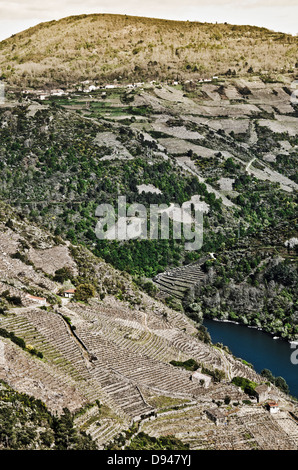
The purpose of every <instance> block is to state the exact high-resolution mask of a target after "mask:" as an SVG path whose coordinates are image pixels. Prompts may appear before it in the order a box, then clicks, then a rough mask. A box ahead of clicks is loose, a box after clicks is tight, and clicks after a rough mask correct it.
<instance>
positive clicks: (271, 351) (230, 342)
mask: <svg viewBox="0 0 298 470" xmlns="http://www.w3.org/2000/svg"><path fill="white" fill-rule="evenodd" d="M203 325H204V326H206V328H207V329H208V331H209V334H210V336H211V339H212V342H213V343H217V342H219V343H223V344H224V345H225V346H228V348H229V349H230V350H231V351H232V353H233V354H234V355H235V356H237V357H240V358H241V359H245V360H246V361H248V362H250V363H251V364H253V366H254V369H255V370H256V372H261V370H262V369H269V370H271V372H272V374H273V375H274V376H275V377H278V376H281V377H283V378H284V379H285V381H286V382H287V384H288V386H289V388H290V394H291V395H293V396H295V397H296V398H298V364H293V363H292V361H291V356H292V359H293V358H294V359H296V361H297V362H298V345H296V348H297V349H296V350H295V349H293V348H291V345H290V344H289V343H288V342H286V341H284V340H281V339H275V340H274V339H273V336H272V335H270V334H268V333H265V332H263V331H260V330H257V329H255V328H248V327H247V326H244V325H237V324H235V323H229V322H220V321H214V320H209V319H205V320H204V322H203ZM295 351H296V354H295Z"/></svg>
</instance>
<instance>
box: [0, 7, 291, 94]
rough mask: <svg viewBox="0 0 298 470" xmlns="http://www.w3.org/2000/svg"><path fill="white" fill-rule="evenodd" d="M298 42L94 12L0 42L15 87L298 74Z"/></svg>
mask: <svg viewBox="0 0 298 470" xmlns="http://www.w3.org/2000/svg"><path fill="white" fill-rule="evenodd" d="M297 41H298V39H297V37H293V36H290V35H287V34H284V33H278V32H273V31H270V30H267V29H265V28H258V27H253V26H236V25H230V24H210V23H198V22H188V21H186V22H183V21H169V20H160V19H153V18H140V17H132V16H126V15H125V16H121V15H109V14H97V15H82V16H73V17H68V18H64V19H62V20H59V21H51V22H47V23H41V24H39V25H37V26H35V27H33V28H30V29H28V30H26V31H24V32H22V33H19V34H16V35H13V36H12V37H11V38H9V39H7V40H5V41H2V42H1V43H0V72H1V76H2V78H3V79H5V80H6V81H7V82H9V83H10V84H12V83H13V84H17V85H20V86H28V85H29V86H43V85H46V84H47V85H57V84H60V85H63V86H68V85H69V84H73V83H77V82H80V81H82V80H87V79H88V80H98V81H99V82H103V81H106V80H114V79H116V80H118V81H120V82H121V81H133V82H135V81H148V80H163V81H164V80H177V79H178V80H186V79H197V78H200V77H211V76H213V75H219V74H225V73H226V72H228V70H230V72H231V71H232V72H233V73H237V74H239V73H240V74H242V75H243V74H247V72H251V71H252V70H253V71H254V72H258V73H259V72H262V73H264V72H269V73H271V72H274V73H278V74H280V73H281V72H283V73H284V72H288V71H293V69H294V68H295V67H297V54H296V51H297Z"/></svg>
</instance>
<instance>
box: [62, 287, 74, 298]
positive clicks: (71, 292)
mask: <svg viewBox="0 0 298 470" xmlns="http://www.w3.org/2000/svg"><path fill="white" fill-rule="evenodd" d="M75 291H76V290H75V289H67V290H65V291H64V292H63V295H64V297H66V298H67V299H71V298H72V297H73V296H74V295H75Z"/></svg>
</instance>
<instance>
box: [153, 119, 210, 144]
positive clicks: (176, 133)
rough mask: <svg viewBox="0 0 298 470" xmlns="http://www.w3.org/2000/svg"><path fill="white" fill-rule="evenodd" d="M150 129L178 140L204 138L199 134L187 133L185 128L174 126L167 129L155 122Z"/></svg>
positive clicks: (165, 126)
mask: <svg viewBox="0 0 298 470" xmlns="http://www.w3.org/2000/svg"><path fill="white" fill-rule="evenodd" d="M152 128H153V129H154V130H155V131H158V132H164V133H165V134H168V135H171V136H173V137H177V138H178V139H191V140H196V139H203V138H204V136H202V134H200V133H199V132H195V131H189V130H188V129H186V127H185V126H174V127H169V126H167V125H165V124H163V123H161V122H155V123H153V124H152Z"/></svg>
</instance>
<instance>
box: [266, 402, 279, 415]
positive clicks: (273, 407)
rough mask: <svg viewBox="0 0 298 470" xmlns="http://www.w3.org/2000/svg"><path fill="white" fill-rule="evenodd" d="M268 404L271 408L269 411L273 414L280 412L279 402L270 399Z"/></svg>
mask: <svg viewBox="0 0 298 470" xmlns="http://www.w3.org/2000/svg"><path fill="white" fill-rule="evenodd" d="M267 405H268V408H269V412H270V413H271V414H275V413H278V412H279V407H278V404H277V403H276V402H275V401H269V402H268V403H267Z"/></svg>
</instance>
